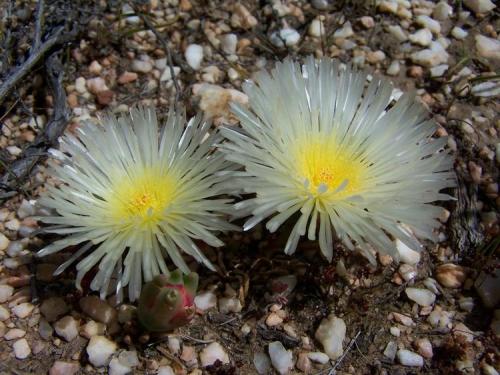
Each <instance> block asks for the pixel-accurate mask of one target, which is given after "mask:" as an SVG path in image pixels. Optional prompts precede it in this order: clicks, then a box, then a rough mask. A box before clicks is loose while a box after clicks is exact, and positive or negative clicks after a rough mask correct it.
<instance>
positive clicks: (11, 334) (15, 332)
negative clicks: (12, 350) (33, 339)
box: [3, 328, 26, 341]
mask: <svg viewBox="0 0 500 375" xmlns="http://www.w3.org/2000/svg"><path fill="white" fill-rule="evenodd" d="M25 335H26V331H25V330H24V329H20V328H12V329H9V330H8V331H7V333H6V334H5V335H4V336H3V338H4V339H5V340H7V341H9V340H17V339H20V338H21V337H24V336H25Z"/></svg>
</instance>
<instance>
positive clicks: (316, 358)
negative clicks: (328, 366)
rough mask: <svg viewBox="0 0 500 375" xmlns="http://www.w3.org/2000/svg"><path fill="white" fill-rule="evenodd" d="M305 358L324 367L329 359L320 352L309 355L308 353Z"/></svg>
mask: <svg viewBox="0 0 500 375" xmlns="http://www.w3.org/2000/svg"><path fill="white" fill-rule="evenodd" d="M307 356H308V357H309V359H310V360H311V361H313V362H316V363H320V364H322V365H324V364H325V363H327V362H328V361H329V360H330V357H328V356H327V355H326V354H325V353H321V352H311V353H308V354H307Z"/></svg>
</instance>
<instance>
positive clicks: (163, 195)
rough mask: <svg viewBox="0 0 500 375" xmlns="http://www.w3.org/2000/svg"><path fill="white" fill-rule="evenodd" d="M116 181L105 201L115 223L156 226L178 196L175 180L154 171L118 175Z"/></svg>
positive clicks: (145, 170) (146, 170)
mask: <svg viewBox="0 0 500 375" xmlns="http://www.w3.org/2000/svg"><path fill="white" fill-rule="evenodd" d="M113 182H114V183H113V185H114V189H112V191H111V192H110V194H109V197H107V199H106V200H107V201H108V204H109V208H110V215H111V217H112V218H113V220H116V224H131V223H133V224H137V225H144V224H157V223H158V222H159V221H161V220H162V218H163V217H164V211H165V209H166V208H167V207H168V205H169V204H170V202H172V199H173V197H174V193H175V181H174V179H173V178H172V177H171V176H169V175H168V174H165V173H161V172H160V171H157V170H154V169H144V170H141V171H138V172H137V173H135V174H132V175H130V176H128V175H122V176H118V177H115V178H113Z"/></svg>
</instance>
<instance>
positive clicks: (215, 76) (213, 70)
mask: <svg viewBox="0 0 500 375" xmlns="http://www.w3.org/2000/svg"><path fill="white" fill-rule="evenodd" d="M202 72H203V73H202V75H201V79H202V80H203V81H205V82H208V83H216V82H217V81H219V80H220V79H222V77H223V76H224V73H223V72H222V71H221V70H220V69H219V68H217V66H215V65H210V66H207V67H205V68H203V70H202Z"/></svg>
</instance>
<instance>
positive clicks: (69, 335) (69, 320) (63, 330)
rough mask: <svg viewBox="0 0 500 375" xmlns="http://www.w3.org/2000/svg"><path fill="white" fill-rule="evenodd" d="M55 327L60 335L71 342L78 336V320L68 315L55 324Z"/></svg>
mask: <svg viewBox="0 0 500 375" xmlns="http://www.w3.org/2000/svg"><path fill="white" fill-rule="evenodd" d="M54 329H55V331H56V333H57V334H58V335H59V336H61V337H62V338H63V339H65V340H66V341H67V342H70V341H72V340H73V339H74V338H76V336H78V321H77V320H76V319H75V318H73V317H72V316H71V315H67V316H65V317H64V318H62V319H60V320H58V321H57V322H56V323H55V324H54Z"/></svg>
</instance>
